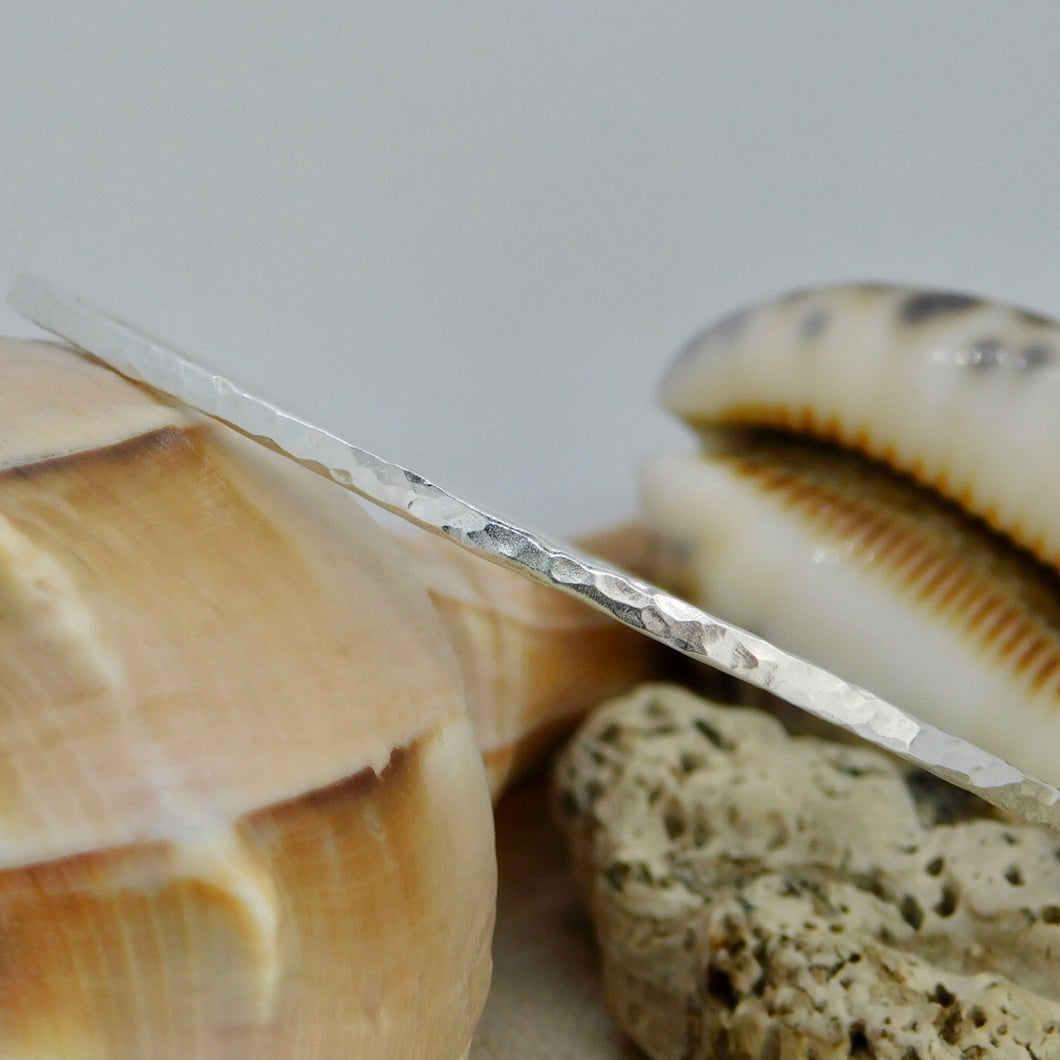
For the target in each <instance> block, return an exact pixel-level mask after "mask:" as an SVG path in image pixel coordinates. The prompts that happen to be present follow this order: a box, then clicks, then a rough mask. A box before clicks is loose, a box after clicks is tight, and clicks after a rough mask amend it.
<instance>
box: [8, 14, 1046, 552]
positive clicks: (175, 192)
mask: <svg viewBox="0 0 1060 1060" xmlns="http://www.w3.org/2000/svg"><path fill="white" fill-rule="evenodd" d="M1058 55H1060V4H1056V3H1055V2H1052V0H1043V2H1041V3H1015V2H1007V3H989V4H988V3H973V2H971V0H962V2H956V0H955V2H936V3H931V2H924V0H921V2H918V3H893V2H891V3H877V4H869V3H858V2H838V0H837V2H835V3H824V2H810V0H803V2H781V3H765V2H758V3H734V2H723V3H717V2H715V3H709V2H705V0H704V2H699V3H664V2H660V0H651V2H644V3H633V2H626V3H603V2H601V3H588V2H582V0H568V2H565V3H562V4H559V3H556V4H547V3H540V2H539V3H527V2H505V0H489V2H487V0H483V2H472V0H448V2H445V3H437V4H420V5H413V4H411V3H406V2H401V0H387V2H379V3H374V4H363V3H356V2H350V0H344V2H341V3H301V4H293V3H276V2H273V3H269V2H261V0H255V2H242V3H221V2H219V3H216V4H215V3H206V2H200V3H180V4H178V3H168V4H165V3H146V2H144V0H138V2H135V3H134V2H131V0H115V2H111V3H105V2H96V3H92V2H84V0H80V2H78V3H55V2H48V0H5V2H4V3H3V5H2V13H0V288H3V290H4V291H6V290H7V288H8V287H9V286H10V283H11V281H12V280H13V279H14V277H15V275H16V274H17V273H18V272H19V271H23V270H25V271H30V272H34V273H37V274H39V275H42V276H45V277H47V278H49V279H52V280H54V281H55V282H57V283H59V284H61V285H62V286H64V287H67V288H69V289H72V290H74V291H76V292H77V293H80V294H82V295H84V296H86V297H88V298H90V299H91V300H93V301H96V302H98V303H100V304H102V305H104V306H106V307H108V308H110V309H112V310H114V311H117V312H118V313H119V314H121V315H123V316H125V317H126V318H127V319H130V320H132V321H134V322H136V323H138V324H140V325H142V326H143V327H144V328H146V329H147V330H149V331H151V332H153V333H155V334H158V335H161V336H163V337H165V338H167V339H169V340H170V341H172V342H173V343H175V344H176V345H178V346H180V347H182V348H184V349H186V350H188V351H191V352H193V353H195V354H196V355H198V356H200V357H201V358H204V359H206V360H208V361H209V362H211V363H213V364H215V365H216V366H218V367H220V368H222V369H223V370H226V371H228V372H230V373H233V374H235V375H237V376H238V377H239V378H241V379H243V380H246V381H249V382H252V383H253V384H254V386H255V387H257V388H258V389H259V390H261V391H264V392H265V393H266V394H267V395H269V396H271V397H273V398H274V399H277V400H279V401H280V402H281V403H284V404H286V405H288V406H290V407H291V408H293V409H294V410H296V411H299V412H301V413H303V414H305V415H308V416H310V417H314V418H316V419H318V420H320V421H323V422H324V423H325V424H327V425H328V426H330V427H332V428H334V429H337V430H338V431H340V432H341V433H344V434H345V435H347V436H348V437H350V438H351V439H352V440H354V441H357V442H359V443H360V444H363V445H366V446H368V447H370V448H375V449H376V450H377V451H379V452H380V453H382V454H383V455H386V456H388V457H391V458H393V459H398V460H400V461H402V462H404V463H406V464H408V465H410V466H412V467H414V468H415V469H416V470H419V471H421V472H423V473H425V474H427V475H429V476H432V477H434V478H436V479H437V480H439V481H440V482H442V483H443V484H445V485H448V486H450V487H451V488H453V489H455V490H457V491H458V492H463V493H465V494H467V495H468V496H469V497H471V498H472V499H477V500H479V501H480V502H483V503H486V504H489V505H492V506H495V507H498V508H500V509H501V510H502V511H505V512H507V513H508V514H510V515H512V516H513V517H516V518H519V519H523V520H527V521H529V522H531V523H532V524H534V525H536V526H539V527H542V528H547V529H550V530H552V531H556V532H561V533H573V532H578V531H582V530H588V529H591V528H595V527H598V526H600V525H602V524H605V523H608V522H610V521H613V520H617V519H620V518H622V517H624V516H626V515H628V514H630V513H631V512H632V511H633V510H634V509H635V505H636V494H635V476H636V467H637V464H638V460H639V458H640V456H641V455H642V454H644V453H645V452H648V451H650V450H652V449H657V448H659V447H661V446H667V445H675V444H677V445H685V444H687V443H686V436H685V434H684V433H683V432H682V431H680V430H679V429H678V428H677V427H675V426H673V425H672V424H671V423H670V422H669V420H668V419H667V418H666V417H665V416H664V415H663V414H662V413H661V412H660V411H658V409H657V408H656V404H655V397H654V393H655V388H656V386H657V383H658V380H659V378H660V376H661V374H662V372H663V371H664V369H665V367H666V364H667V363H668V361H669V360H670V358H671V356H672V354H673V352H674V351H675V349H676V348H677V347H678V346H679V345H681V344H682V343H683V342H684V341H685V340H686V339H687V338H688V336H689V335H690V334H691V333H692V332H694V331H696V330H698V329H699V328H700V327H701V326H702V325H703V324H705V323H707V322H708V321H709V320H711V319H712V318H713V317H715V316H717V315H719V314H721V313H724V312H726V311H728V310H730V309H732V308H735V307H737V306H739V305H741V304H743V303H746V302H748V301H751V300H755V299H759V298H762V297H766V296H770V295H773V294H775V293H779V292H780V291H782V290H784V289H786V288H789V287H792V286H803V285H807V284H811V283H818V282H825V281H833V280H844V279H888V280H902V281H911V282H917V283H923V284H930V285H943V286H952V287H957V288H962V289H968V290H974V291H977V292H980V293H986V294H991V295H994V296H997V297H1000V298H1004V299H1008V300H1014V301H1018V302H1020V303H1022V304H1025V305H1028V306H1031V307H1033V308H1036V309H1039V310H1044V311H1047V312H1052V313H1060V209H1058V202H1057V197H1058V192H1057V189H1058V188H1060V181H1058V175H1060V63H1058ZM0 316H2V319H0V330H3V331H5V332H8V333H13V334H30V333H32V329H31V328H29V327H28V326H27V325H26V324H25V323H23V322H22V321H20V320H19V319H18V318H17V317H15V316H14V314H13V313H11V312H9V311H6V310H4V311H3V312H2V314H0Z"/></svg>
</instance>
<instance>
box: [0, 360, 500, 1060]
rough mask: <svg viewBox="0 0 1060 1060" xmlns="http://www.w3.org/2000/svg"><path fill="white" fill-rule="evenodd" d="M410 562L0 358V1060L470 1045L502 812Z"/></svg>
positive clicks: (137, 414)
mask: <svg viewBox="0 0 1060 1060" xmlns="http://www.w3.org/2000/svg"><path fill="white" fill-rule="evenodd" d="M406 567H407V564H406V563H405V561H404V559H403V557H402V556H401V554H400V553H399V552H398V551H397V550H396V549H395V548H394V546H393V544H392V543H391V542H390V541H389V540H388V538H387V536H386V535H385V533H384V532H383V531H382V530H381V529H380V528H379V527H378V526H377V525H376V524H375V523H374V522H373V521H372V520H371V519H370V518H368V516H367V515H365V514H364V513H363V512H362V511H360V510H359V509H358V508H357V506H356V505H355V504H354V503H353V502H351V501H350V499H349V498H348V497H346V496H345V495H343V494H341V492H340V491H338V490H335V489H333V488H332V487H329V486H328V485H327V484H326V483H324V482H323V481H322V480H320V479H318V478H317V477H316V476H315V475H313V474H311V473H310V472H308V471H305V470H304V469H301V468H298V467H296V466H294V465H293V464H291V463H290V462H288V461H285V460H282V459H281V458H279V457H276V456H274V455H273V454H269V453H266V452H265V451H264V450H261V449H259V448H257V447H255V446H253V445H251V444H250V443H247V442H245V441H242V440H240V439H238V438H237V437H236V436H234V435H232V433H231V432H228V431H226V430H224V429H222V428H220V427H218V426H216V425H210V424H206V423H204V422H202V421H201V420H199V419H197V418H194V417H191V416H189V415H188V414H186V413H185V412H184V411H182V410H180V409H177V408H174V407H171V406H169V405H167V404H164V403H161V402H159V401H158V400H157V399H156V398H155V397H153V396H152V395H151V394H149V393H148V392H146V391H144V390H142V389H140V388H138V387H135V386H132V385H131V384H128V383H126V382H125V381H123V380H122V379H120V378H119V377H118V376H116V375H113V374H112V373H110V372H107V371H105V370H103V369H101V368H99V367H96V366H93V365H91V364H88V363H86V362H85V361H83V360H82V359H80V358H78V357H76V356H74V355H73V354H72V353H70V352H69V351H65V350H63V349H61V348H59V347H55V346H51V345H48V344H41V343H24V342H15V341H3V342H0V834H2V836H3V845H2V852H0V942H2V944H0V952H2V956H0V1056H3V1057H4V1058H5V1060H44V1058H47V1060H117V1058H134V1060H142V1058H147V1057H150V1058H151V1060H190V1058H193V1057H194V1058H198V1060H213V1058H217V1060H221V1058H224V1060H241V1058H253V1060H272V1058H276V1060H281V1058H282V1060H288V1058H294V1057H297V1058H298V1060H332V1058H338V1057H365V1058H397V1057H417V1058H436V1060H455V1058H457V1057H460V1056H462V1055H463V1054H464V1053H465V1051H466V1050H467V1048H468V1043H469V1042H470V1039H471V1035H472V1031H473V1028H474V1025H475V1023H476V1021H477V1019H478V1016H479V1013H480V1012H481V1010H482V1006H483V1003H484V1000H485V996H486V993H487V990H488V985H489V974H490V952H489V951H490V938H491V933H492V926H493V917H494V895H495V883H496V862H495V855H494V850H493V842H492V817H491V813H490V801H489V793H488V789H487V784H486V778H485V771H484V769H483V766H482V761H481V757H480V756H479V753H478V749H477V746H476V743H475V740H474V734H473V731H472V727H471V724H470V722H469V719H468V717H467V713H466V709H465V698H464V690H463V685H462V681H461V677H460V673H459V669H458V664H457V661H456V659H455V657H454V655H453V653H452V651H451V650H450V648H449V647H448V644H447V642H446V640H445V637H444V634H443V633H442V630H441V627H440V624H439V621H438V618H437V615H436V614H435V612H434V610H433V609H432V607H431V605H430V602H429V600H428V598H427V595H426V593H425V592H424V590H423V588H422V586H420V585H419V584H418V583H417V582H416V581H415V579H414V578H413V577H412V576H411V575H410V574H409V573H408V571H407V569H406Z"/></svg>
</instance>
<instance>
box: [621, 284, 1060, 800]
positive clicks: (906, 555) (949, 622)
mask: <svg viewBox="0 0 1060 1060" xmlns="http://www.w3.org/2000/svg"><path fill="white" fill-rule="evenodd" d="M663 398H664V401H665V403H666V404H667V405H668V406H669V407H670V408H671V409H672V410H673V411H675V412H677V413H679V414H680V415H681V416H683V417H684V418H685V419H686V420H688V421H689V423H690V424H691V425H693V426H694V427H695V428H696V429H697V430H698V431H699V432H700V435H701V438H702V441H703V451H702V452H699V453H691V454H680V455H663V456H660V457H658V458H656V459H653V460H652V461H650V462H649V464H648V466H647V467H646V468H645V470H644V474H643V476H642V488H643V494H644V499H645V507H646V511H647V521H648V523H649V524H650V525H651V527H652V529H653V532H654V533H655V534H656V536H657V540H658V542H659V546H658V550H657V561H656V562H657V564H658V566H657V570H656V574H657V576H658V577H659V578H660V579H661V580H668V581H670V582H671V583H673V584H674V585H675V587H677V588H679V589H680V590H682V591H684V592H685V593H686V595H688V596H689V597H690V598H692V599H695V600H696V601H697V602H699V603H701V604H703V605H704V606H706V607H708V608H713V609H716V610H717V611H718V612H719V613H722V614H724V615H725V616H726V617H727V618H730V619H732V620H733V621H736V622H738V623H740V624H742V625H744V626H747V627H749V628H751V629H753V630H755V631H756V632H758V633H760V634H761V635H763V636H765V637H767V638H769V639H771V640H774V641H776V642H777V643H779V644H781V645H783V646H784V647H786V648H788V649H789V650H792V651H795V652H797V653H799V654H802V655H804V656H807V657H809V658H811V659H813V660H814V661H815V662H817V663H820V664H823V665H824V666H826V667H828V668H829V669H832V670H835V671H836V672H838V673H841V674H842V675H843V676H844V677H847V678H849V679H852V680H854V681H858V682H859V683H861V684H863V685H865V686H866V687H868V688H871V689H872V690H873V691H874V692H876V693H878V694H880V695H882V696H883V697H884V698H886V699H889V700H892V701H893V702H896V703H898V704H900V705H901V706H903V707H905V708H907V709H909V710H912V711H913V712H915V713H917V714H919V715H921V716H922V717H923V718H924V719H925V720H927V721H930V722H933V723H934V724H936V725H939V726H941V727H942V728H945V729H947V730H950V731H953V732H955V733H957V734H959V735H962V736H964V737H966V738H968V739H970V740H972V741H973V742H975V743H978V744H980V745H982V746H984V747H986V748H989V749H990V750H992V751H994V752H995V753H997V754H1000V755H1002V756H1004V757H1007V758H1009V759H1010V760H1011V761H1013V762H1014V763H1015V764H1017V765H1019V766H1021V767H1022V768H1024V769H1025V770H1027V771H1029V772H1031V773H1033V774H1037V775H1039V776H1041V777H1043V778H1044V779H1046V780H1050V781H1052V782H1054V783H1056V782H1060V573H1058V566H1060V462H1058V460H1057V453H1060V327H1058V326H1057V324H1056V323H1054V322H1052V321H1048V320H1046V319H1044V318H1043V317H1040V316H1038V315H1036V314H1032V313H1028V312H1025V311H1023V310H1019V309H1014V308H1011V307H1007V306H1001V305H997V304H994V303H991V302H987V301H984V300H981V299H978V298H972V297H969V296H966V295H958V294H951V293H947V292H938V291H922V290H916V289H912V288H904V287H889V286H883V285H861V286H847V287H832V288H823V289H819V290H809V291H802V292H798V293H796V294H793V295H789V296H787V297H784V298H781V299H777V300H775V301H772V302H768V303H765V304H763V305H760V306H756V307H753V308H751V309H749V310H747V311H744V312H742V313H738V314H735V315H733V316H731V317H729V318H727V319H726V320H724V321H722V322H721V323H720V324H718V325H716V326H714V327H713V328H711V329H709V330H708V331H706V332H705V333H704V334H703V335H701V336H700V337H699V338H698V339H697V340H696V341H695V342H693V343H692V344H691V345H690V346H689V347H688V348H687V349H686V350H685V352H684V353H683V354H682V355H681V356H680V357H679V358H678V360H677V362H676V363H675V364H674V366H673V368H672V369H671V371H670V373H669V375H668V376H667V378H666V380H665V382H664V384H663ZM1002 535H1004V538H1003V536H1002ZM1005 538H1007V540H1006V539H1005Z"/></svg>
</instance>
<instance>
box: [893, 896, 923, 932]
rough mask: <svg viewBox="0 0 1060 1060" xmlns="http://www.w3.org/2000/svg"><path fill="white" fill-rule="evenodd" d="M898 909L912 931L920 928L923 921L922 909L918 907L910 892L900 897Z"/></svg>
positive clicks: (918, 904)
mask: <svg viewBox="0 0 1060 1060" xmlns="http://www.w3.org/2000/svg"><path fill="white" fill-rule="evenodd" d="M898 911H899V912H900V913H901V914H902V919H903V920H904V921H905V922H906V923H907V924H908V925H909V926H910V927H911V928H912V929H913V930H914V931H919V930H920V925H921V924H923V923H924V910H923V909H921V908H920V903H919V902H918V901H917V900H916V899H915V898H914V897H913V896H912V895H911V894H907V895H905V896H904V897H903V898H902V901H901V904H900V905H899V906H898Z"/></svg>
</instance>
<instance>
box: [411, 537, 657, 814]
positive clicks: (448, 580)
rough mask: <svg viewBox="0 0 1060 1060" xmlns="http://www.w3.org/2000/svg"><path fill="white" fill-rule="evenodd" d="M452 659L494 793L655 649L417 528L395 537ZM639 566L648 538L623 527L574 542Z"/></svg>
mask: <svg viewBox="0 0 1060 1060" xmlns="http://www.w3.org/2000/svg"><path fill="white" fill-rule="evenodd" d="M396 536H397V537H398V540H399V542H400V544H401V547H403V548H404V549H405V550H406V552H407V555H408V557H409V559H410V561H411V569H412V571H413V572H414V573H415V574H416V576H417V578H418V579H419V581H420V582H421V583H422V584H423V585H424V586H425V587H426V589H427V592H428V594H429V596H430V598H431V602H432V603H433V604H434V606H435V608H436V610H437V611H438V612H439V614H440V615H441V618H442V624H443V626H444V627H445V630H446V633H447V635H448V637H449V640H450V643H451V644H452V646H453V649H454V651H455V653H456V656H457V659H458V660H459V661H460V667H461V670H462V672H463V674H464V681H465V687H466V692H467V702H468V710H469V711H470V714H471V719H472V722H473V723H474V726H475V734H476V737H477V739H478V744H479V749H480V750H481V751H482V754H483V758H484V760H485V763H486V772H487V774H488V776H489V781H490V790H491V791H492V793H493V794H494V796H495V797H496V796H497V795H499V794H500V792H501V791H502V790H503V789H504V787H505V786H506V785H508V784H510V783H512V782H513V781H514V780H516V779H518V778H519V777H521V776H523V775H524V774H525V773H527V772H528V771H529V770H530V769H531V768H532V767H533V766H534V765H536V764H537V762H539V761H540V759H541V757H542V756H543V754H544V752H546V751H547V750H548V749H549V748H551V747H552V746H554V745H555V744H556V742H557V741H558V740H559V739H560V738H562V737H563V736H564V735H565V734H566V733H567V732H569V731H570V729H571V728H572V727H573V726H574V725H575V724H576V723H577V722H578V721H579V720H580V719H581V717H582V716H583V715H584V714H585V713H586V712H587V711H588V710H589V709H590V708H592V707H594V706H595V705H596V704H597V703H599V702H600V701H601V700H603V699H606V698H609V697H610V696H612V695H618V694H619V693H621V692H625V691H628V690H629V689H631V688H632V687H633V686H634V685H636V684H637V683H638V682H639V681H643V680H645V679H646V678H647V677H649V676H652V675H654V674H656V673H657V672H658V669H659V666H660V661H659V657H660V655H661V649H660V648H659V646H658V645H657V644H655V642H654V641H651V640H649V639H648V638H647V637H645V636H642V635H641V634H639V633H636V632H634V631H633V630H631V629H629V628H628V627H626V626H623V625H620V624H619V623H618V622H615V621H614V620H613V619H612V618H610V617H609V616H607V615H604V614H602V613H601V612H599V611H595V610H593V609H592V608H590V607H588V606H587V605H585V604H583V603H582V602H580V601H579V600H575V599H574V598H573V597H569V596H563V595H561V594H559V593H557V592H555V591H553V590H551V589H547V588H545V587H543V586H540V585H537V584H536V583H535V582H531V581H529V580H528V579H526V578H525V577H523V576H522V575H520V574H516V573H514V572H513V571H509V570H506V569H505V568H503V567H500V566H497V565H495V564H492V563H487V562H485V561H483V560H481V559H479V558H478V557H476V556H473V555H471V554H470V553H468V552H463V551H461V550H458V549H455V548H453V546H452V545H451V544H450V543H449V542H447V541H443V540H442V539H441V538H439V537H434V536H432V535H428V534H423V533H414V534H407V533H406V534H399V535H396ZM579 547H581V549H582V550H583V551H585V552H591V553H593V554H595V555H598V556H601V557H606V558H607V559H608V560H610V561H611V562H612V563H614V564H616V565H617V566H621V567H624V568H626V569H630V570H638V569H643V568H644V566H645V565H646V563H647V562H648V554H649V549H650V541H649V539H648V536H647V535H646V534H645V533H644V530H643V527H641V526H639V525H629V526H620V527H616V528H615V529H613V530H610V531H607V532H604V533H601V534H597V535H595V536H593V537H590V538H587V539H585V540H583V541H581V542H579Z"/></svg>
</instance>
